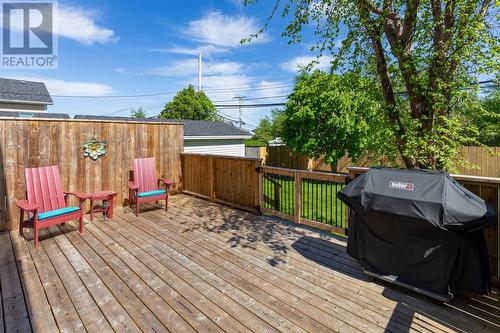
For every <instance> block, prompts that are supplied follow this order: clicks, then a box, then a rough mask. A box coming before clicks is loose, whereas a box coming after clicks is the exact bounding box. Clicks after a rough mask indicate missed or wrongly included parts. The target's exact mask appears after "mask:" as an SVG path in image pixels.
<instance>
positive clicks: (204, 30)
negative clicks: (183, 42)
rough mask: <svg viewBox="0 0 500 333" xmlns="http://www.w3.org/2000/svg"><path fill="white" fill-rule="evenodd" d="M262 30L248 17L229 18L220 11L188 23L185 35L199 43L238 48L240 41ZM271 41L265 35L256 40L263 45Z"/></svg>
mask: <svg viewBox="0 0 500 333" xmlns="http://www.w3.org/2000/svg"><path fill="white" fill-rule="evenodd" d="M259 29H260V26H259V25H258V24H257V22H256V21H255V20H254V19H253V18H251V17H247V16H228V15H224V14H222V13H221V12H219V11H211V12H208V13H207V14H206V15H205V16H204V17H202V18H200V19H198V20H194V21H191V22H189V23H188V25H187V27H186V30H185V32H184V34H185V35H186V36H187V37H188V38H190V39H192V40H194V41H197V42H199V43H202V44H208V45H215V46H219V47H237V46H240V45H241V43H240V41H241V40H242V39H243V38H247V37H249V36H250V35H252V34H255V33H256V32H257V31H258V30H259ZM268 40H269V37H268V36H267V35H265V34H263V35H261V36H260V37H259V38H257V39H255V40H254V43H263V42H266V41H268Z"/></svg>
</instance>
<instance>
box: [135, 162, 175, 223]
mask: <svg viewBox="0 0 500 333" xmlns="http://www.w3.org/2000/svg"><path fill="white" fill-rule="evenodd" d="M133 168H134V170H133V179H134V180H133V181H131V182H129V183H128V187H129V205H130V207H132V204H134V203H135V215H137V216H139V205H140V204H141V203H146V202H152V201H156V202H158V200H165V210H167V209H168V191H169V189H170V186H171V185H172V184H174V183H173V182H171V181H169V180H167V179H165V178H157V177H156V174H155V160H154V158H136V159H134V161H133ZM160 183H164V184H165V185H166V189H164V190H163V189H161V188H160Z"/></svg>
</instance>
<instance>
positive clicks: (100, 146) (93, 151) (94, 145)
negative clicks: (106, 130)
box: [83, 139, 106, 161]
mask: <svg viewBox="0 0 500 333" xmlns="http://www.w3.org/2000/svg"><path fill="white" fill-rule="evenodd" d="M104 154H106V142H104V141H99V140H97V139H90V140H88V141H85V143H84V144H83V157H90V158H91V159H93V160H94V161H95V160H97V159H98V158H99V157H101V156H103V155H104Z"/></svg>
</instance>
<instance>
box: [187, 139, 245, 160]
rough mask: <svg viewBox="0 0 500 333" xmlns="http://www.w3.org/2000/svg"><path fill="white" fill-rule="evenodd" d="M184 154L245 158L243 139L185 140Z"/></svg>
mask: <svg viewBox="0 0 500 333" xmlns="http://www.w3.org/2000/svg"><path fill="white" fill-rule="evenodd" d="M184 152H186V153H199V154H212V155H226V156H239V157H245V144H244V143H243V139H230V140H223V139H212V140H211V139H206V140H190V139H184Z"/></svg>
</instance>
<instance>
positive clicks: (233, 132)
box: [75, 115, 251, 139]
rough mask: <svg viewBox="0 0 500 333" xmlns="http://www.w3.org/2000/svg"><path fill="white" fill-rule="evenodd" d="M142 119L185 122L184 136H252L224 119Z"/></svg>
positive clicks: (96, 117) (103, 117)
mask: <svg viewBox="0 0 500 333" xmlns="http://www.w3.org/2000/svg"><path fill="white" fill-rule="evenodd" d="M75 119H94V120H122V121H127V120H129V121H132V120H133V121H137V120H138V119H137V118H131V117H109V116H89V115H76V116H75ZM140 120H141V121H146V122H147V121H152V122H168V123H182V124H184V137H188V138H193V139H195V138H205V137H206V138H214V137H217V138H229V137H238V138H250V137H251V134H250V133H249V132H247V131H244V130H242V129H239V128H238V127H235V126H233V125H231V124H228V123H225V122H222V121H205V120H179V119H159V118H145V119H140Z"/></svg>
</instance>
